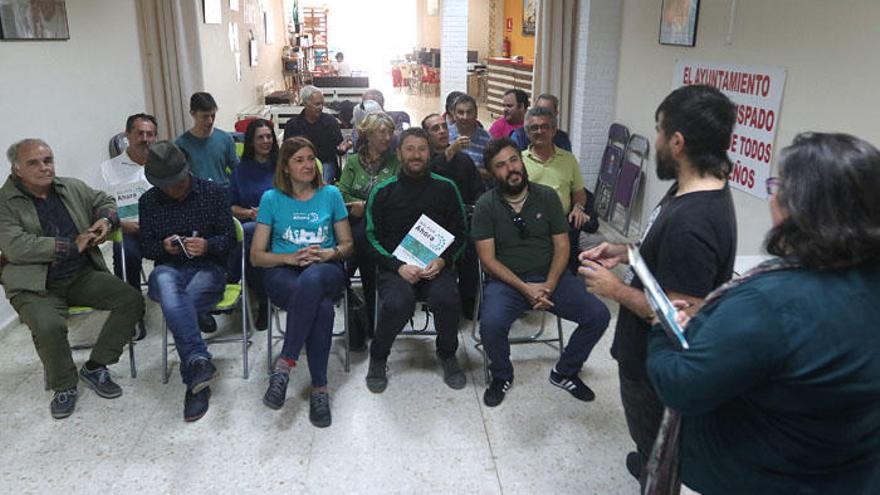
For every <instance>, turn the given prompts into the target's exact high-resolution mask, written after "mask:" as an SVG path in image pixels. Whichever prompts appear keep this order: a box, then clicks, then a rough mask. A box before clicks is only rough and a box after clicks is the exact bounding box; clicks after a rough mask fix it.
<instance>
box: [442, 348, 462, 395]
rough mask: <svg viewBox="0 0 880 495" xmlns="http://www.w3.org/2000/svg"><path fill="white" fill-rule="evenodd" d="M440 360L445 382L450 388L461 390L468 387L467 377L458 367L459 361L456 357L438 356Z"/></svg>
mask: <svg viewBox="0 0 880 495" xmlns="http://www.w3.org/2000/svg"><path fill="white" fill-rule="evenodd" d="M438 357H439V358H440V367H441V368H443V381H444V382H446V385H449V388H452V389H455V390H461V389H463V388H464V387H465V385H467V377H466V376H465V374H464V371H462V369H461V366H459V365H458V359H456V358H455V355H453V356H450V357H443V356H438Z"/></svg>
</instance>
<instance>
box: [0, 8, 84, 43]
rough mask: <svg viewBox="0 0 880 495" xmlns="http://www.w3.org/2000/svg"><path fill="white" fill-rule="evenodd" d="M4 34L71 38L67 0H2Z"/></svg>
mask: <svg viewBox="0 0 880 495" xmlns="http://www.w3.org/2000/svg"><path fill="white" fill-rule="evenodd" d="M0 38H2V39H4V40H68V39H70V30H69V28H68V26H67V5H66V4H65V1H64V0H0Z"/></svg>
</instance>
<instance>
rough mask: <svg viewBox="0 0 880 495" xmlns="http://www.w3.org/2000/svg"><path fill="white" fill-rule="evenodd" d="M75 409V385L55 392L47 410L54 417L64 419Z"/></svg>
mask: <svg viewBox="0 0 880 495" xmlns="http://www.w3.org/2000/svg"><path fill="white" fill-rule="evenodd" d="M74 409H76V387H73V388H69V389H67V390H60V391H58V392H55V397H52V402H51V403H50V404H49V411H51V413H52V417H53V418H55V419H64V418H66V417H68V416H70V415H71V414H73V410H74Z"/></svg>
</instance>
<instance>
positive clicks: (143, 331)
mask: <svg viewBox="0 0 880 495" xmlns="http://www.w3.org/2000/svg"><path fill="white" fill-rule="evenodd" d="M146 336H147V326H146V325H144V320H141V321H139V322H138V323H137V327H136V328H135V332H134V340H135V341H141V340H144V337H146Z"/></svg>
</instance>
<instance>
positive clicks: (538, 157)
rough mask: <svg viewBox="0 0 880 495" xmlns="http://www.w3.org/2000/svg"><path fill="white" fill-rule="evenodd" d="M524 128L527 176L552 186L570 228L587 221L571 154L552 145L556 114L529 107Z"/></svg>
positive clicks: (581, 181) (583, 193) (581, 182)
mask: <svg viewBox="0 0 880 495" xmlns="http://www.w3.org/2000/svg"><path fill="white" fill-rule="evenodd" d="M525 127H526V132H527V133H528V136H529V139H530V140H531V142H532V144H531V146H529V149H528V150H526V152H525V153H523V163H524V164H525V166H526V171H527V172H528V175H529V180H530V181H532V182H535V183H538V184H543V185H545V186H548V187H551V188H553V190H554V191H556V194H558V195H559V200H560V201H561V202H562V211H563V212H565V214H566V216H567V218H568V223H569V224H571V226H572V227H574V229H575V230H576V231H577V230H580V229H581V227H582V226H583V225H584V224H585V223H587V222H589V221H590V217H589V215H587V213H586V212H585V211H584V209H585V207H586V203H587V193H586V191H585V190H584V178H583V176H581V172H580V168H579V167H578V163H577V159H575V157H574V155H573V154H571V153H570V152H568V151H565V150H563V149H561V148H557V147H556V146H554V145H553V137H554V136H555V135H556V117H555V116H554V115H553V113H552V112H551V111H550V110H548V109H546V108H542V107H532V108H531V109H529V111H528V112H527V113H526V125H525Z"/></svg>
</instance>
